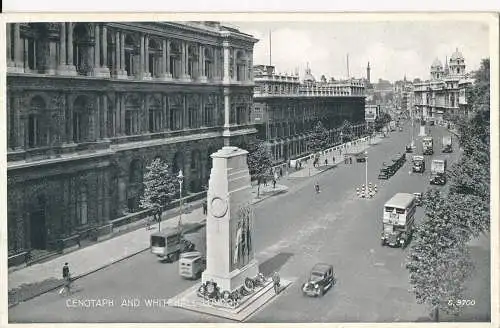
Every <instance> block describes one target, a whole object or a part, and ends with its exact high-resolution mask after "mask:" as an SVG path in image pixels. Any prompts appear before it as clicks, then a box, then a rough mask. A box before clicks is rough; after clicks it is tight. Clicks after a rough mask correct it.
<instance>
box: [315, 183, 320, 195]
mask: <svg viewBox="0 0 500 328" xmlns="http://www.w3.org/2000/svg"><path fill="white" fill-rule="evenodd" d="M314 189H315V190H316V193H317V194H319V193H320V192H321V190H319V183H318V182H317V181H316V184H315V185H314Z"/></svg>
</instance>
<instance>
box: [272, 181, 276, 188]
mask: <svg viewBox="0 0 500 328" xmlns="http://www.w3.org/2000/svg"><path fill="white" fill-rule="evenodd" d="M273 189H276V179H273Z"/></svg>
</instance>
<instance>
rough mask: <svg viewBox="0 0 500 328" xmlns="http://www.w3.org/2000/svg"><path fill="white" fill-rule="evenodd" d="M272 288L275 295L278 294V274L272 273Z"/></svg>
mask: <svg viewBox="0 0 500 328" xmlns="http://www.w3.org/2000/svg"><path fill="white" fill-rule="evenodd" d="M273 288H274V292H275V293H276V295H278V294H279V292H280V275H279V273H278V272H276V271H275V272H274V273H273Z"/></svg>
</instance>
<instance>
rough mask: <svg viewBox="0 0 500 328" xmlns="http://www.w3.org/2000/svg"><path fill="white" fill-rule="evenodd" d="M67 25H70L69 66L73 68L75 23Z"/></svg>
mask: <svg viewBox="0 0 500 328" xmlns="http://www.w3.org/2000/svg"><path fill="white" fill-rule="evenodd" d="M66 24H68V66H73V65H74V63H73V47H74V45H73V23H66ZM73 68H74V66H73Z"/></svg>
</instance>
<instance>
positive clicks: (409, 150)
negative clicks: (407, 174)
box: [406, 145, 413, 153]
mask: <svg viewBox="0 0 500 328" xmlns="http://www.w3.org/2000/svg"><path fill="white" fill-rule="evenodd" d="M406 152H407V153H413V146H412V145H406Z"/></svg>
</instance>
